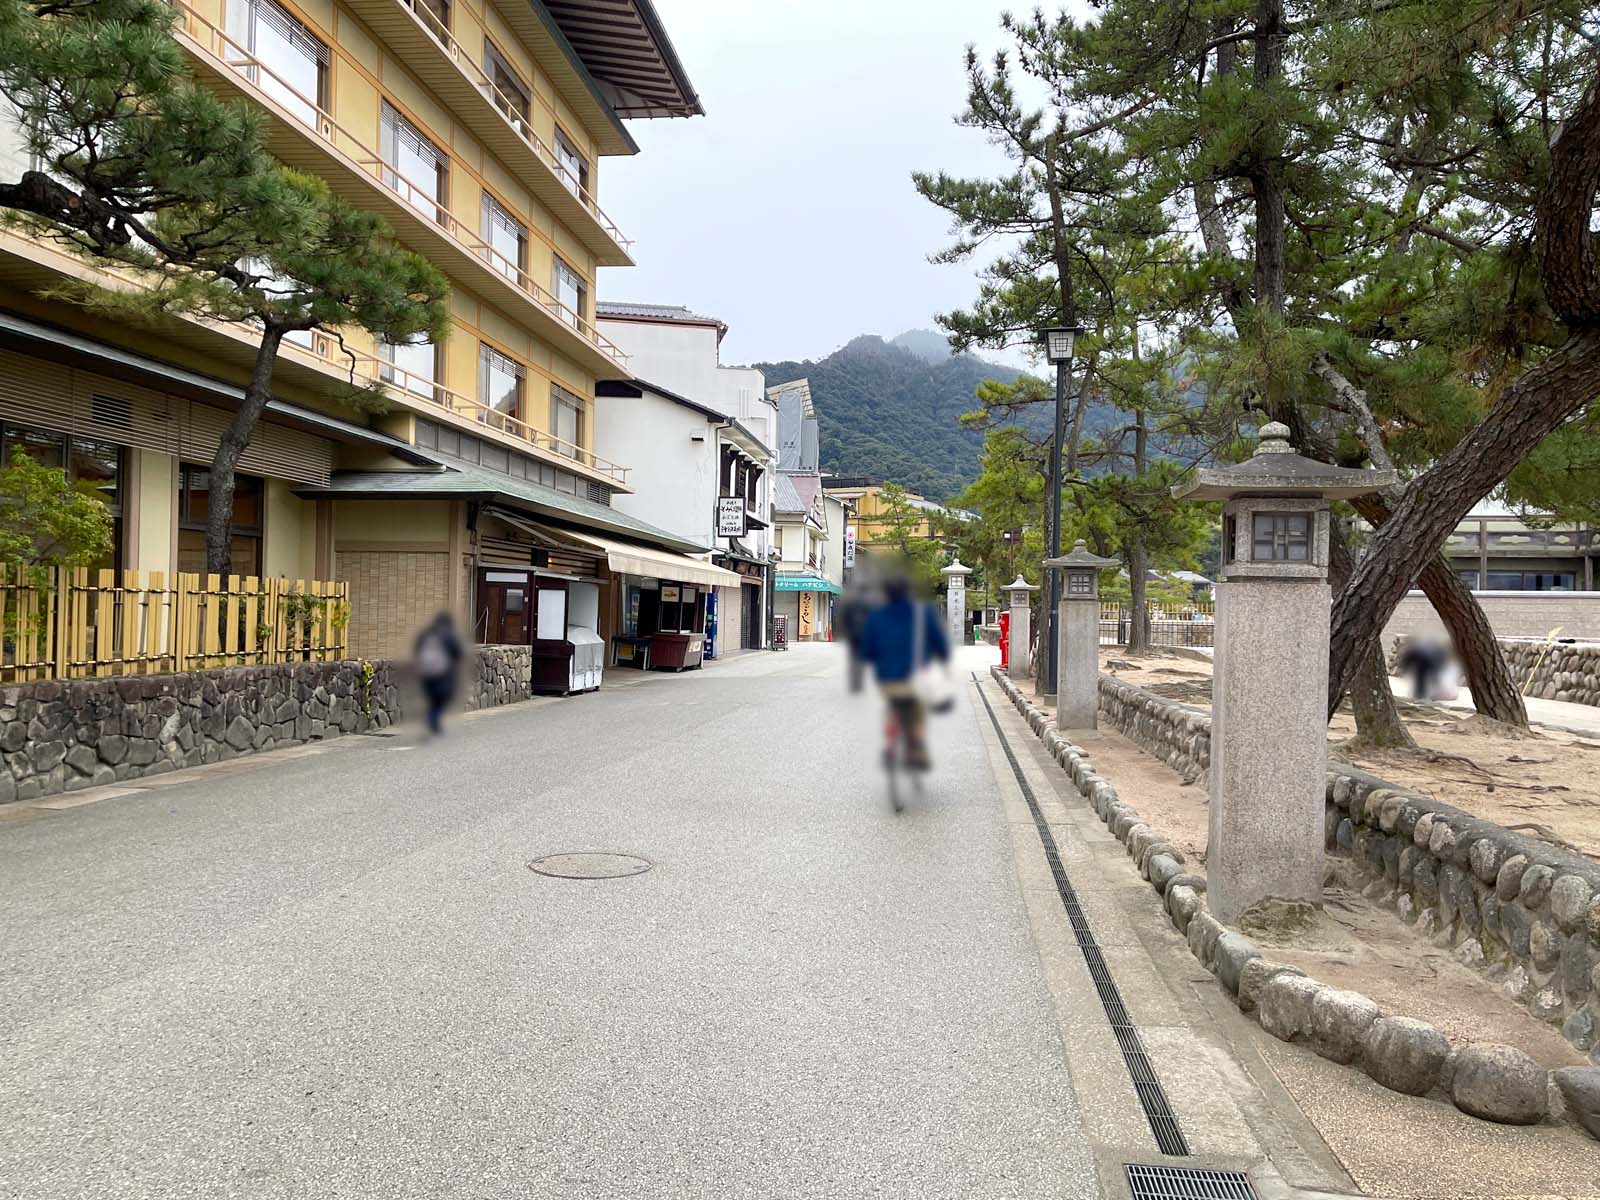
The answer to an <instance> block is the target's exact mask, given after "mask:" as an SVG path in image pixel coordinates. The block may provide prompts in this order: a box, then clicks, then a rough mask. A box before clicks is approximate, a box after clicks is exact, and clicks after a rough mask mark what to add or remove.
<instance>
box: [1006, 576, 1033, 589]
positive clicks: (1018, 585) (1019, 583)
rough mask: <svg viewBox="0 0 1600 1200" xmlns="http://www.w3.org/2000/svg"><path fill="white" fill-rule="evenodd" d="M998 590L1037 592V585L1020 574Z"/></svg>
mask: <svg viewBox="0 0 1600 1200" xmlns="http://www.w3.org/2000/svg"><path fill="white" fill-rule="evenodd" d="M1000 590H1001V591H1002V592H1037V591H1038V590H1039V585H1038V584H1036V583H1029V582H1028V581H1027V580H1026V579H1024V578H1023V577H1022V576H1021V575H1018V576H1017V577H1016V578H1015V579H1013V580H1012V581H1011V582H1010V583H1008V584H1006V585H1005V587H1003V588H1001V589H1000Z"/></svg>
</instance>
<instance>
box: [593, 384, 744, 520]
mask: <svg viewBox="0 0 1600 1200" xmlns="http://www.w3.org/2000/svg"><path fill="white" fill-rule="evenodd" d="M662 386H666V385H665V384H663V385H662ZM595 410H596V419H595V445H596V446H597V447H598V449H599V452H600V453H601V454H604V455H605V456H606V457H607V458H609V459H611V460H612V461H614V462H619V463H622V464H623V465H625V466H626V467H627V468H628V484H629V486H631V487H632V488H633V489H634V490H633V493H632V494H631V495H628V494H624V493H622V492H617V493H616V494H615V495H613V496H612V498H611V507H612V508H615V509H617V510H618V511H619V512H624V513H627V514H628V515H629V516H632V517H638V518H639V519H640V520H641V521H648V522H649V523H650V524H652V525H654V526H656V527H657V528H658V529H665V530H666V531H667V532H668V533H675V534H677V535H678V536H680V537H683V538H687V539H688V540H690V541H693V542H695V543H696V544H697V545H701V546H709V545H711V544H712V538H711V535H712V532H713V529H714V526H713V524H712V521H713V509H714V507H715V501H716V495H717V490H716V485H717V467H716V463H717V438H716V431H715V428H714V427H713V425H712V424H711V420H710V418H708V417H706V416H704V415H702V414H701V413H697V412H695V411H694V410H692V409H688V408H684V407H683V405H681V404H674V403H673V402H672V401H670V400H663V399H662V398H661V397H659V396H652V395H651V394H650V393H649V392H646V393H645V394H644V395H643V396H641V397H639V398H638V399H634V398H633V397H631V396H597V397H595ZM697 435H698V436H699V437H701V438H702V439H703V440H702V441H698V442H697V441H694V440H693V439H694V437H695V436H697Z"/></svg>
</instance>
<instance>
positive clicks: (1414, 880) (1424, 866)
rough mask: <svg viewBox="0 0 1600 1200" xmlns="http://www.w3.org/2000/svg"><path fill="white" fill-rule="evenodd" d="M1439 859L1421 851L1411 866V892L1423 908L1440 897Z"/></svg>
mask: <svg viewBox="0 0 1600 1200" xmlns="http://www.w3.org/2000/svg"><path fill="white" fill-rule="evenodd" d="M1437 870H1438V861H1437V860H1436V859H1435V858H1434V857H1433V855H1431V854H1425V853H1421V852H1419V853H1418V855H1417V861H1416V863H1415V864H1414V865H1413V866H1412V868H1411V893H1412V895H1414V896H1415V897H1416V898H1417V904H1418V905H1419V906H1420V907H1422V908H1427V907H1429V906H1431V905H1432V904H1433V903H1434V902H1435V901H1436V900H1438V899H1439V877H1438V874H1437Z"/></svg>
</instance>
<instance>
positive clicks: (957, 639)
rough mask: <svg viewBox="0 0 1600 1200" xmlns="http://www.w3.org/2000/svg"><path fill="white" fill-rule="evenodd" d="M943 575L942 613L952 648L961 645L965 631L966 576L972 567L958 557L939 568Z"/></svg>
mask: <svg viewBox="0 0 1600 1200" xmlns="http://www.w3.org/2000/svg"><path fill="white" fill-rule="evenodd" d="M939 574H941V575H943V576H944V582H945V593H944V615H945V628H946V629H948V630H949V631H950V645H951V648H952V649H953V648H954V647H956V646H959V645H961V643H962V640H963V639H964V638H965V637H966V632H967V576H968V575H971V574H972V568H971V567H968V566H964V565H962V562H961V560H960V559H959V558H957V559H953V560H952V561H951V563H950V565H949V566H948V567H945V568H943V569H942V570H940V572H939Z"/></svg>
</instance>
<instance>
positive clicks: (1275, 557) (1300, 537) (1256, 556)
mask: <svg viewBox="0 0 1600 1200" xmlns="http://www.w3.org/2000/svg"><path fill="white" fill-rule="evenodd" d="M1250 537H1251V548H1250V557H1251V558H1252V559H1253V560H1254V561H1256V562H1305V561H1306V560H1307V559H1308V558H1309V557H1310V554H1311V514H1310V513H1256V514H1255V516H1254V518H1253V519H1252V521H1251V525H1250Z"/></svg>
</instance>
